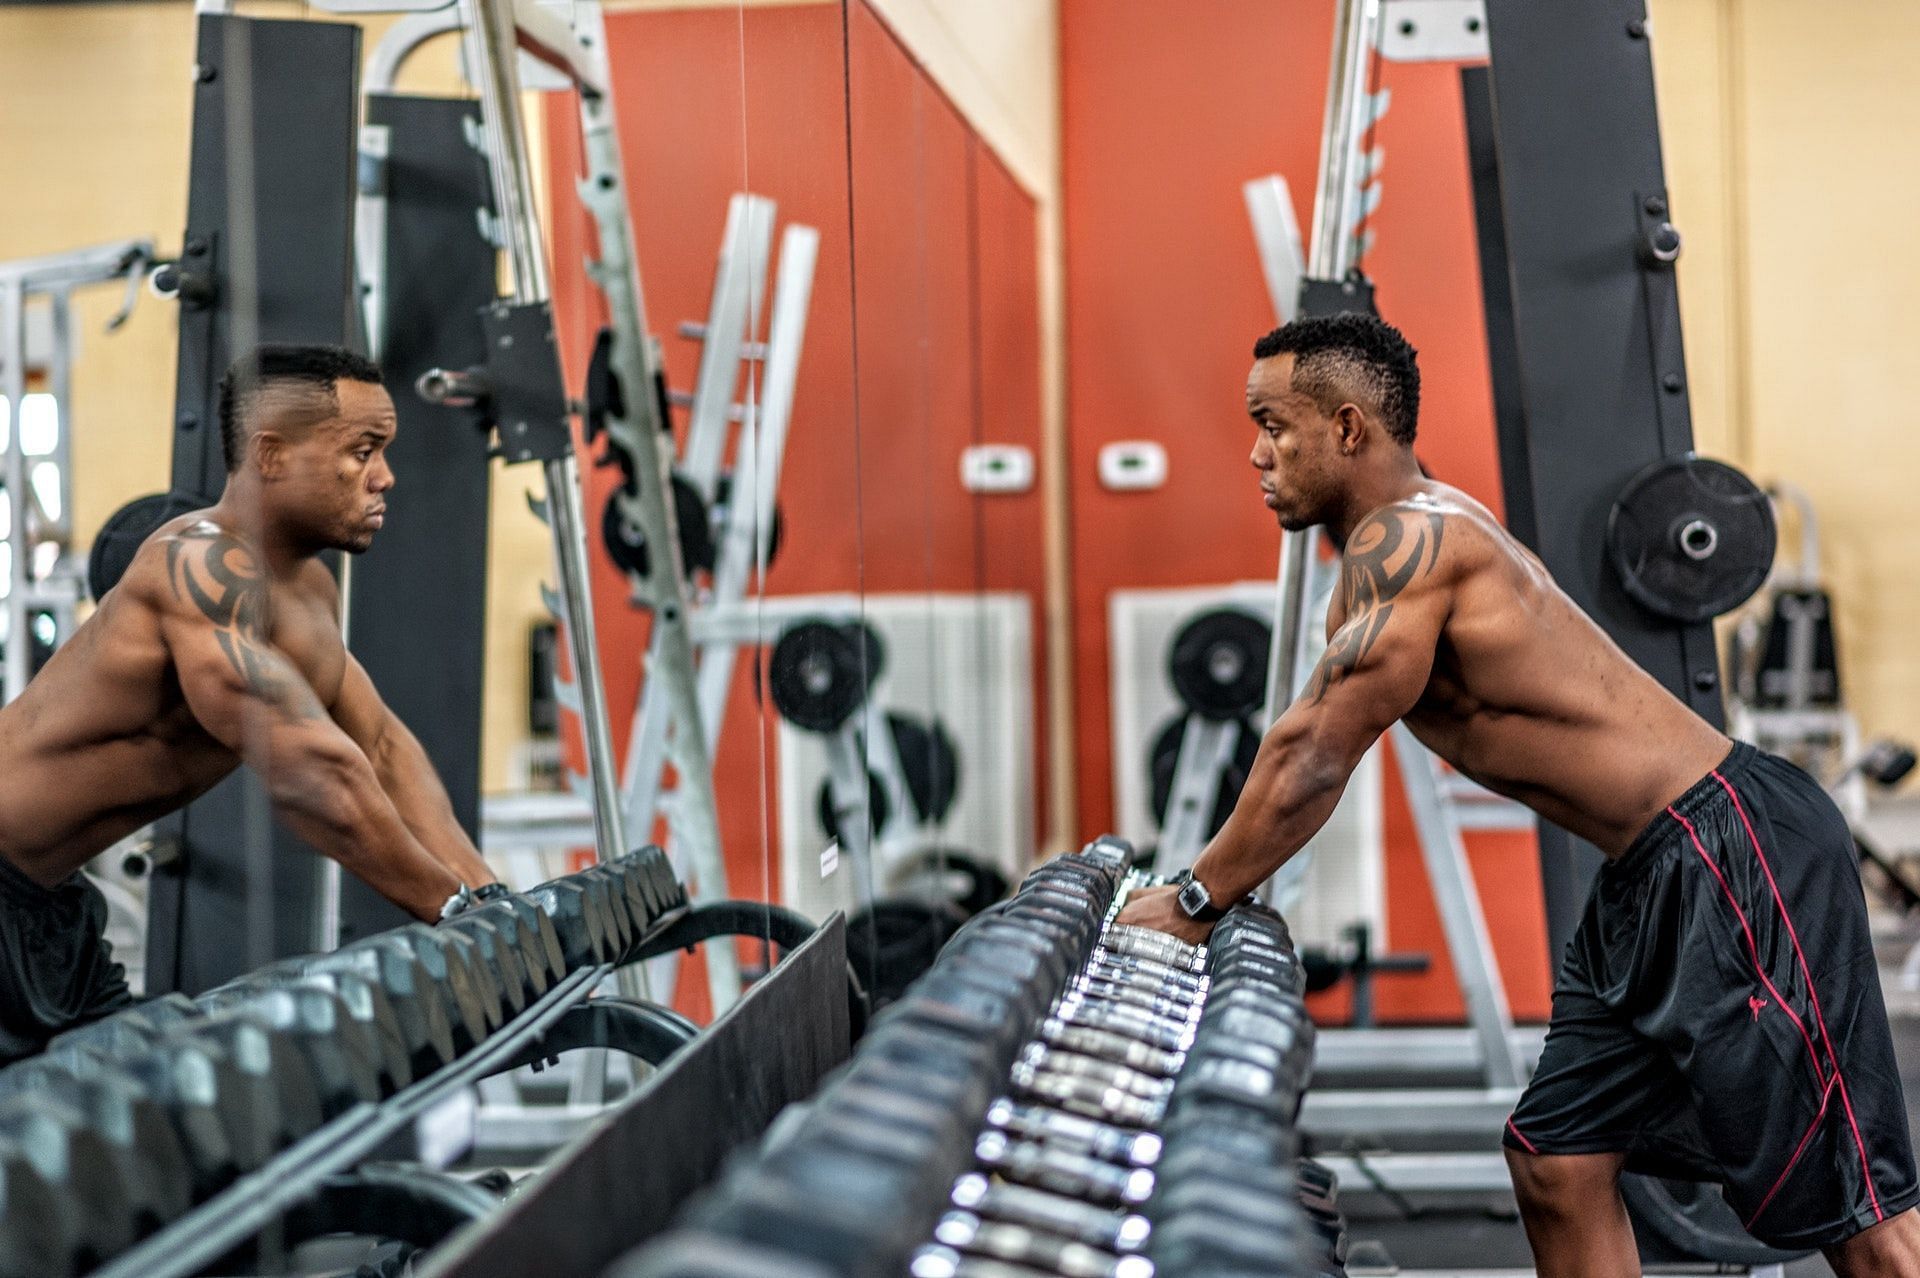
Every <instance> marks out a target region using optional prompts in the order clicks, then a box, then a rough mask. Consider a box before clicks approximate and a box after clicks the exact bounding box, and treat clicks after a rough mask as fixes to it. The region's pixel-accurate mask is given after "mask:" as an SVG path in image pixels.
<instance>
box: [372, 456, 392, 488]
mask: <svg viewBox="0 0 1920 1278" xmlns="http://www.w3.org/2000/svg"><path fill="white" fill-rule="evenodd" d="M372 485H373V491H374V492H376V493H384V492H386V491H387V490H388V489H390V488H392V487H393V467H391V466H389V465H387V464H386V463H385V462H382V463H380V465H378V466H376V467H374V471H373V479H372Z"/></svg>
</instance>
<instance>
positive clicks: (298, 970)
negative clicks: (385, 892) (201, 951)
mask: <svg viewBox="0 0 1920 1278" xmlns="http://www.w3.org/2000/svg"><path fill="white" fill-rule="evenodd" d="M275 989H285V990H306V989H313V990H319V991H322V992H324V993H325V994H327V995H329V996H330V997H332V998H333V999H335V1000H336V1001H337V1002H338V1003H339V1004H340V1007H341V1009H342V1010H343V1011H344V1012H345V1013H346V1015H347V1016H349V1017H351V1018H352V1019H353V1021H354V1022H355V1023H357V1024H358V1025H359V1026H360V1027H361V1029H363V1030H364V1031H365V1032H366V1034H367V1039H368V1043H369V1045H370V1046H371V1048H372V1049H373V1060H374V1066H375V1069H376V1070H377V1071H378V1073H379V1078H380V1092H381V1095H382V1096H383V1097H384V1096H391V1095H392V1094H393V1093H395V1092H397V1091H399V1090H400V1089H401V1088H403V1087H405V1086H407V1085H408V1084H410V1083H412V1082H413V1080H414V1068H415V1066H414V1053H413V1052H412V1050H411V1049H409V1047H408V1045H407V1043H408V1036H407V1030H406V1028H405V1027H403V1025H402V1023H401V1017H400V1012H399V1010H398V1009H396V1008H395V1006H394V1003H393V999H392V997H391V996H390V995H389V994H388V993H387V990H386V987H385V986H384V985H381V984H379V983H376V982H374V981H371V980H368V979H367V978H366V977H364V976H362V975H360V974H359V973H358V972H354V971H351V970H348V969H345V968H340V969H335V970H330V971H325V972H317V971H313V970H311V969H310V968H309V967H307V966H305V965H304V964H303V963H302V962H301V961H300V960H288V961H286V962H284V963H279V964H274V965H272V966H269V967H265V968H262V969H260V970H259V971H257V972H253V973H250V974H248V975H247V976H244V977H241V978H240V979H239V980H237V981H234V982H232V983H231V984H229V985H225V986H222V987H220V988H219V989H216V990H210V991H208V993H206V994H203V995H201V999H202V1000H203V1001H213V1002H217V1001H219V1000H222V999H224V998H225V997H226V996H227V994H228V993H229V992H245V991H248V990H275ZM436 1068H437V1066H436Z"/></svg>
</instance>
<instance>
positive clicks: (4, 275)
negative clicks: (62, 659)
mask: <svg viewBox="0 0 1920 1278" xmlns="http://www.w3.org/2000/svg"><path fill="white" fill-rule="evenodd" d="M152 260H153V244H152V242H151V241H149V240H116V241H114V242H111V243H107V244H98V245H94V246H92V247H89V248H83V249H74V250H72V251H71V252H66V253H56V254H52V255H50V256H47V257H33V258H22V259H19V260H16V261H12V262H0V397H4V398H5V400H6V403H7V421H8V429H7V444H6V450H5V455H4V466H5V470H4V474H0V488H4V490H5V492H6V493H7V495H8V498H9V500H8V503H7V511H8V518H7V527H6V530H5V544H6V546H7V547H8V550H9V559H8V569H7V609H6V618H7V639H6V645H5V647H6V662H5V675H4V682H0V704H5V703H6V702H9V701H12V700H13V699H14V698H15V697H18V696H19V695H20V694H21V692H22V691H24V690H25V688H26V686H27V680H28V679H29V678H30V677H31V676H32V674H33V641H32V634H31V629H30V624H31V621H32V618H33V614H34V613H35V612H41V611H47V612H51V613H52V614H53V616H54V635H55V642H56V643H57V642H59V641H60V640H61V639H64V638H65V637H66V636H67V635H68V634H69V633H71V631H72V629H73V607H74V604H75V603H76V602H77V601H78V595H79V580H78V576H77V574H76V573H74V572H72V571H68V572H64V573H63V572H60V571H58V570H56V571H55V572H54V573H53V574H51V575H49V576H47V577H44V578H43V577H41V576H40V575H39V574H38V573H37V571H36V567H35V565H34V562H33V549H34V544H35V542H36V541H52V542H54V543H55V544H57V545H59V546H60V548H61V550H62V552H63V553H64V552H67V551H69V550H70V549H71V547H72V542H73V502H72V500H71V498H72V451H71V443H70V440H71V431H70V429H69V427H70V422H69V420H68V418H69V415H70V414H69V409H70V408H71V406H72V402H73V306H72V298H73V293H74V290H75V289H80V288H87V287H90V286H92V285H96V284H111V283H114V282H116V281H124V282H125V283H126V285H127V299H126V303H125V304H124V305H123V306H122V307H121V309H120V311H119V313H118V314H117V315H116V316H115V317H114V318H113V319H112V320H111V321H109V323H108V326H107V327H108V328H109V330H111V329H114V328H118V327H119V326H120V324H121V322H122V321H124V320H125V319H126V317H127V314H128V313H129V312H130V311H131V310H132V308H133V302H134V298H135V296H136V290H137V289H138V288H139V286H140V280H141V278H142V276H143V275H144V273H145V268H146V266H147V264H148V263H149V262H151V261H152ZM40 297H44V298H46V299H47V304H48V309H49V313H50V319H51V324H50V326H49V338H50V340H49V345H48V350H47V356H46V366H47V384H48V387H49V389H50V391H51V393H52V395H53V401H54V403H55V405H56V406H57V408H56V411H57V413H58V421H59V433H58V435H57V436H56V438H55V443H54V450H53V455H52V459H53V462H54V464H55V465H56V466H58V467H59V470H60V489H59V509H58V513H57V514H56V513H54V512H52V511H49V510H47V509H46V508H45V507H44V506H43V505H42V504H41V500H40V496H39V493H38V492H37V491H36V490H35V489H34V486H33V484H32V482H31V481H30V476H29V471H28V466H27V451H26V441H25V439H24V437H23V431H22V430H21V427H22V425H23V424H24V417H25V413H24V403H25V400H26V397H27V361H28V359H29V358H30V351H29V349H28V338H27V307H28V304H29V303H30V302H31V301H32V300H33V299H35V298H40Z"/></svg>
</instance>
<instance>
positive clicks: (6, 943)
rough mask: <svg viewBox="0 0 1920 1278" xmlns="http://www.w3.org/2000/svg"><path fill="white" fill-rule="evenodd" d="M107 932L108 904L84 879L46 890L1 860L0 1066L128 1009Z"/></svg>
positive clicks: (128, 997)
mask: <svg viewBox="0 0 1920 1278" xmlns="http://www.w3.org/2000/svg"><path fill="white" fill-rule="evenodd" d="M106 930H107V900H106V898H105V897H103V896H101V895H100V889H99V888H97V887H95V886H94V885H93V884H92V883H90V882H88V881H87V878H86V876H85V875H81V874H75V875H74V876H73V877H72V878H70V879H68V880H67V881H66V882H64V883H62V884H60V885H59V886H58V887H53V888H44V887H41V886H40V885H39V884H38V883H35V882H34V881H33V880H32V879H30V878H28V877H27V876H26V875H24V874H22V873H21V872H20V871H19V869H18V868H16V867H15V866H14V864H13V863H12V862H11V861H8V860H7V859H6V858H5V857H0V1065H5V1064H9V1063H11V1062H13V1061H16V1060H19V1059H20V1058H22V1057H25V1056H32V1055H33V1054H34V1053H36V1052H38V1051H40V1050H41V1049H42V1048H44V1047H45V1046H46V1045H47V1040H48V1039H50V1038H52V1037H53V1036H54V1035H56V1034H58V1033H60V1032H61V1031H63V1030H69V1029H72V1028H73V1027H74V1026H76V1025H84V1024H85V1023H86V1022H88V1021H93V1020H98V1019H99V1018H101V1017H102V1016H105V1015H107V1014H108V1013H109V1012H116V1011H119V1010H120V1009H121V1008H123V1007H130V1006H132V1004H133V1001H134V1000H133V996H132V995H131V994H129V993H128V992H127V980H126V970H125V969H124V968H122V967H121V966H120V965H119V964H118V963H116V962H114V961H113V954H112V952H111V951H110V950H109V948H108V946H107V942H106V936H105V933H106Z"/></svg>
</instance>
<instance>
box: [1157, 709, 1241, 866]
mask: <svg viewBox="0 0 1920 1278" xmlns="http://www.w3.org/2000/svg"><path fill="white" fill-rule="evenodd" d="M1186 727H1187V720H1186V716H1184V715H1181V716H1177V717H1175V718H1173V719H1169V720H1168V721H1167V723H1166V726H1164V727H1162V728H1161V729H1160V731H1159V732H1158V733H1156V734H1154V738H1153V752H1152V753H1151V754H1150V755H1149V756H1148V757H1147V767H1148V774H1147V778H1148V784H1149V785H1150V786H1151V787H1152V795H1151V799H1152V803H1153V819H1154V822H1155V823H1156V824H1158V825H1162V826H1164V825H1165V824H1166V823H1167V804H1168V803H1170V802H1172V800H1173V776H1174V773H1175V772H1176V771H1178V769H1179V767H1180V738H1181V737H1182V736H1184V735H1185V733H1186ZM1259 753H1260V734H1259V733H1258V732H1255V731H1254V730H1253V728H1252V727H1251V726H1250V725H1248V724H1246V723H1244V722H1243V723H1241V724H1240V725H1239V727H1238V728H1237V729H1236V735H1235V737H1234V742H1233V761H1232V762H1231V763H1230V764H1228V765H1227V768H1226V770H1225V771H1223V772H1222V773H1221V774H1220V789H1219V790H1218V791H1217V792H1216V793H1215V795H1214V799H1213V811H1212V812H1211V813H1209V814H1208V815H1207V837H1208V838H1212V837H1213V836H1214V835H1216V834H1218V833H1220V827H1221V826H1223V825H1225V824H1226V823H1227V818H1228V817H1230V816H1232V815H1233V805H1234V804H1235V803H1236V802H1238V801H1239V799H1240V791H1241V790H1242V789H1244V788H1245V787H1246V784H1247V777H1248V776H1249V775H1250V774H1251V773H1252V772H1253V760H1254V756H1255V755H1257V754H1259Z"/></svg>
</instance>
